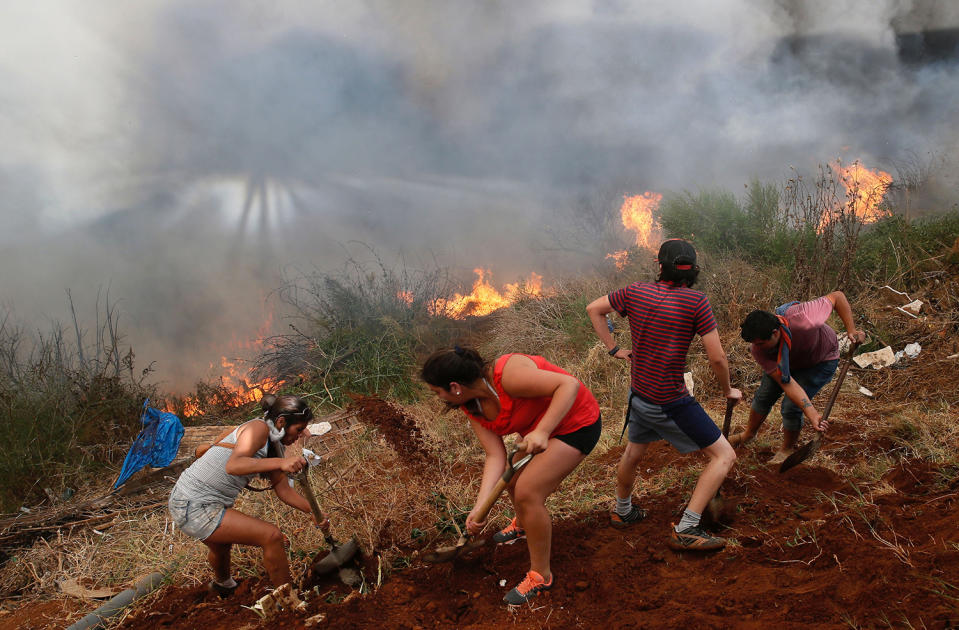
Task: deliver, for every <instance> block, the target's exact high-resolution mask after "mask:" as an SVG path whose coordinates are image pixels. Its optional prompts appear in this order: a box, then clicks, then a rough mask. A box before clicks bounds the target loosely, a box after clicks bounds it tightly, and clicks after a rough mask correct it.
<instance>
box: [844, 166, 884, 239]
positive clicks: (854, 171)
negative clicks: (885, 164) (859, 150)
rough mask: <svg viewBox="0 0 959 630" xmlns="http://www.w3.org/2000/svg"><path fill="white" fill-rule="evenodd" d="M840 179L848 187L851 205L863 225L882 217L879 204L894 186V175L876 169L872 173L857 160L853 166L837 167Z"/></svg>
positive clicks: (847, 193) (847, 191)
mask: <svg viewBox="0 0 959 630" xmlns="http://www.w3.org/2000/svg"><path fill="white" fill-rule="evenodd" d="M835 169H836V170H838V172H839V179H840V180H841V181H842V185H843V186H845V187H846V196H847V197H849V205H850V208H852V211H853V212H854V213H855V215H856V216H857V217H859V220H860V221H862V222H863V223H873V222H875V221H877V220H878V219H880V218H881V217H882V212H880V210H879V204H880V203H882V198H883V196H884V195H885V194H886V191H887V190H888V189H889V186H890V185H891V184H892V175H890V174H889V173H886V172H885V171H880V170H879V169H876V170H875V171H871V170H869V169H868V168H866V167H865V166H863V165H862V164H860V163H859V161H858V160H857V161H856V162H853V163H852V165H851V166H846V167H843V166H841V165H840V164H838V163H837V164H836V165H835Z"/></svg>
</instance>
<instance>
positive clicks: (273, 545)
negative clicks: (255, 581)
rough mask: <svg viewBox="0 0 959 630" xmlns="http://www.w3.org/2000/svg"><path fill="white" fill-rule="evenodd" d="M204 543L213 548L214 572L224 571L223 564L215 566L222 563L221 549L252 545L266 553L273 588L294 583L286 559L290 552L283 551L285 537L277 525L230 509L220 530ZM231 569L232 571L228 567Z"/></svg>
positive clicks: (267, 570) (264, 563) (265, 560)
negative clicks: (287, 553) (234, 545)
mask: <svg viewBox="0 0 959 630" xmlns="http://www.w3.org/2000/svg"><path fill="white" fill-rule="evenodd" d="M203 542H204V544H206V546H207V547H209V548H210V558H211V562H210V564H211V565H212V566H213V570H214V572H217V571H218V570H219V569H222V567H223V565H222V564H220V565H216V564H214V563H213V560H214V559H215V560H216V561H217V562H221V561H220V560H219V558H220V556H219V555H217V553H218V551H217V548H218V547H223V546H225V547H226V548H227V549H229V546H230V545H233V544H237V545H252V546H255V547H261V548H262V549H263V566H264V567H265V568H266V572H267V574H268V575H269V576H270V581H271V582H272V583H273V586H281V585H283V584H286V583H287V582H292V581H293V576H292V575H290V563H289V562H288V561H287V559H286V549H285V548H284V547H283V533H282V532H280V530H279V528H278V527H277V526H276V525H273V524H271V523H267V522H266V521H261V520H260V519H258V518H253V517H252V516H247V515H246V514H243V513H242V512H238V511H236V510H234V509H232V508H230V509H228V510H227V511H226V514H224V515H223V520H222V521H221V522H220V526H219V527H217V528H216V531H214V532H213V533H212V534H211V535H210V536H209V537H208V538H207V539H206V540H204V541H203ZM220 553H222V552H220ZM227 562H229V559H228V560H227ZM227 569H228V570H229V565H228V564H227ZM224 579H225V578H224Z"/></svg>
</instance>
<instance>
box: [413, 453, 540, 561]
mask: <svg viewBox="0 0 959 630" xmlns="http://www.w3.org/2000/svg"><path fill="white" fill-rule="evenodd" d="M524 449H525V445H524V444H523V443H519V444H517V445H515V446H514V447H513V448H512V450H511V451H510V452H509V454H508V455H507V456H506V470H504V471H503V476H502V477H500V478H499V481H497V482H496V485H495V486H493V491H492V492H490V495H489V497H487V498H486V500H485V501H484V502H483V503H482V504H481V505H480V508H479V511H478V512H477V514H476V518H477V520H479V521H483V520H486V517H487V516H488V515H489V513H490V510H492V509H493V505H495V504H496V500H497V499H499V496H500V495H501V494H503V490H505V489H506V486H508V485H509V482H510V481H512V479H513V476H514V475H516V473H517V472H519V471H520V469H522V468H523V466H525V465H526V464H528V463H529V462H530V460H531V459H533V453H529V454H527V455H526V456H525V457H523V458H522V459H520V460H519V461H518V462H516V463H515V464H514V463H513V459H514V458H515V457H516V453H518V452H519V451H521V450H524ZM453 526H454V527H455V528H456V531H457V533H458V534H459V536H460V537H459V540H458V541H457V542H456V545H455V546H453V547H439V548H437V549H436V550H435V551H431V552H429V553H427V554H426V555H424V556H423V559H424V560H426V561H427V562H432V563H438V562H452V561H453V560H455V559H456V558H457V557H458V556H459V555H460V554H461V553H463V551H464V550H472V549H477V548H479V547H482V546H483V545H484V544H486V541H485V540H472V541H471V540H470V535H469V534H468V533H467V534H464V533H463V532H462V531H461V530H460V528H459V526H458V525H456V521H455V520H454V521H453Z"/></svg>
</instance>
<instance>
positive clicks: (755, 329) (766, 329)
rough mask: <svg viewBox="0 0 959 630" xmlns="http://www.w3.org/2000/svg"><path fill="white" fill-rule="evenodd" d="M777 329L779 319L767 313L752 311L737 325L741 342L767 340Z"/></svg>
mask: <svg viewBox="0 0 959 630" xmlns="http://www.w3.org/2000/svg"><path fill="white" fill-rule="evenodd" d="M777 328H779V318H778V317H776V316H775V315H773V314H772V313H770V312H769V311H753V312H752V313H750V314H749V315H747V316H746V319H744V320H743V323H742V324H740V325H739V329H740V330H739V334H740V335H742V338H743V341H749V342H753V341H756V340H757V339H764V340H765V339H769V338H770V337H772V336H773V333H774V332H776V329H777Z"/></svg>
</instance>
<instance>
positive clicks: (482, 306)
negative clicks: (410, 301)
mask: <svg viewBox="0 0 959 630" xmlns="http://www.w3.org/2000/svg"><path fill="white" fill-rule="evenodd" d="M473 273H475V274H476V275H477V276H479V277H478V278H477V279H476V282H474V283H473V291H472V292H471V293H469V294H468V295H461V294H459V293H457V294H455V295H454V296H453V297H451V298H449V299H443V298H440V299H438V300H436V301H435V302H433V307H432V309H431V311H432V312H433V313H434V314H442V315H446V316H447V317H452V318H454V319H463V318H464V317H468V316H470V315H472V316H481V315H488V314H490V313H492V312H493V311H495V310H498V309H501V308H504V307H506V306H509V305H510V304H512V303H513V302H515V301H516V300H518V299H519V298H521V297H523V296H524V295H542V292H543V276H541V275H539V274H537V273H530V276H529V279H527V280H526V281H524V282H523V283H522V284H521V283H519V282H516V283H514V284H507V285H506V286H505V287H504V291H503V293H500V292H499V291H497V290H496V288H495V287H493V285H492V284H490V282H489V281H488V280H487V277H488V276H491V275H492V274H491V273H490V271H489V270H488V269H485V270H484V269H482V268H479V267H477V268H476V269H474V270H473Z"/></svg>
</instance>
